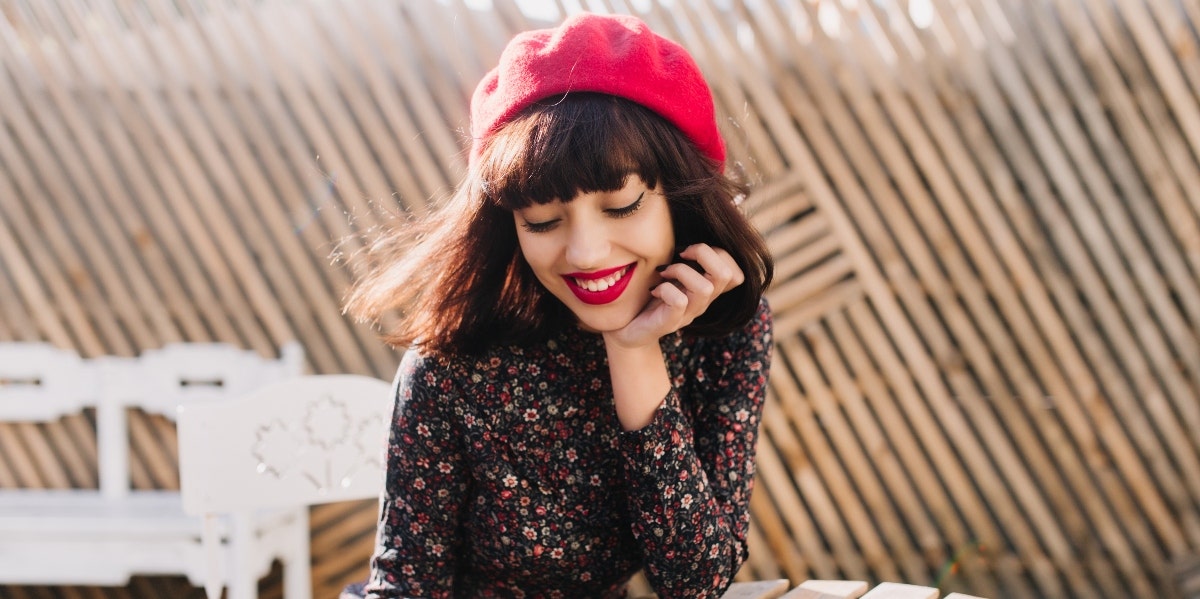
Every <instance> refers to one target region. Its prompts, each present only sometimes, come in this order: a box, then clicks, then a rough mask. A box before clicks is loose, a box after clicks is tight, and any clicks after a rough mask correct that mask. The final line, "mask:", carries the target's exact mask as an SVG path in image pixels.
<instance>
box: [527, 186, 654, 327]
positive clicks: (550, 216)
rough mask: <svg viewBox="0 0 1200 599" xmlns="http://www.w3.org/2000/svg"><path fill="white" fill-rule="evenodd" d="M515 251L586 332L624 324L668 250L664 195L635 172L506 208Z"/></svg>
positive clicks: (643, 303) (643, 298)
mask: <svg viewBox="0 0 1200 599" xmlns="http://www.w3.org/2000/svg"><path fill="white" fill-rule="evenodd" d="M513 218H514V220H515V221H516V226H517V240H518V241H519V243H520V246H521V253H522V254H523V255H524V257H525V260H526V262H528V263H529V266H530V267H531V268H532V269H533V273H534V274H535V275H536V276H537V278H538V281H541V283H542V285H543V286H545V288H546V289H547V290H548V291H549V292H550V293H551V294H553V295H554V297H556V298H558V299H559V301H561V302H562V303H563V304H565V305H566V306H567V307H568V308H570V310H571V312H572V313H574V314H575V316H576V318H578V319H579V323H580V324H581V325H582V326H583V327H584V328H585V329H588V330H592V331H598V332H605V331H615V330H617V329H620V328H622V327H624V326H625V325H627V324H629V322H630V321H632V320H633V318H634V317H635V316H637V314H638V313H639V312H641V310H642V308H643V307H645V306H646V303H647V302H648V301H649V300H650V289H651V288H652V287H653V286H654V285H657V284H658V283H660V282H662V278H661V277H660V276H659V275H658V272H657V271H655V268H656V267H658V266H661V265H663V264H668V263H669V262H670V261H671V258H672V257H673V255H674V248H675V234H674V229H673V227H672V226H671V213H670V211H669V210H668V206H667V198H666V197H665V196H664V195H663V194H662V193H661V192H660V191H659V190H658V189H650V188H648V187H647V186H646V183H645V182H644V181H642V180H641V178H640V177H637V176H636V175H631V176H629V178H627V179H626V181H625V186H624V187H623V188H621V189H619V190H617V191H612V192H594V193H582V194H579V195H577V196H576V197H575V198H574V199H573V200H571V201H570V202H566V203H564V202H562V201H560V200H554V201H553V202H550V203H548V204H543V205H538V204H534V205H532V206H529V207H528V208H524V209H522V210H518V211H516V212H514V213H513Z"/></svg>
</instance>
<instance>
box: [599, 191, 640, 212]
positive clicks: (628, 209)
mask: <svg viewBox="0 0 1200 599" xmlns="http://www.w3.org/2000/svg"><path fill="white" fill-rule="evenodd" d="M645 196H646V192H644V191H643V192H642V193H640V194H638V197H637V199H636V200H634V201H633V203H632V204H630V205H628V206H622V207H620V208H609V209H608V210H605V212H607V213H609V214H611V215H612V216H614V217H616V218H625V217H626V216H629V215H631V214H633V213H634V212H637V211H638V209H640V208H641V207H642V198H644V197H645Z"/></svg>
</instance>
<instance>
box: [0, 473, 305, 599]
mask: <svg viewBox="0 0 1200 599" xmlns="http://www.w3.org/2000/svg"><path fill="white" fill-rule="evenodd" d="M306 517H307V516H306V514H305V513H304V512H303V511H297V510H291V511H276V512H260V513H257V514H255V516H254V530H255V536H256V537H257V538H259V540H260V542H263V543H265V544H268V545H283V544H284V543H286V542H288V541H287V539H286V538H276V536H283V535H277V534H276V533H277V531H280V530H286V529H288V528H290V527H291V525H294V524H295V520H296V519H297V518H306ZM202 526H203V522H202V520H201V519H200V518H198V517H195V516H189V515H186V514H184V513H183V509H182V503H181V501H180V498H179V493H178V492H177V491H135V492H130V493H129V494H128V495H127V496H124V497H121V498H119V499H116V500H114V499H109V498H106V497H104V496H102V495H101V494H100V493H99V492H90V491H81V490H24V489H6V490H5V492H4V493H0V580H4V581H5V582H7V583H10V584H45V582H46V581H47V580H54V581H55V582H56V583H61V584H72V585H102V586H122V585H125V584H128V582H129V579H130V577H131V576H133V575H138V574H142V575H179V574H182V575H185V576H187V578H188V580H189V581H190V582H191V583H192V584H194V585H196V586H200V585H202V584H203V582H204V580H205V576H206V571H205V569H204V567H203V565H204V554H203V551H202V548H201V544H200V533H201V529H202ZM218 530H219V533H220V535H221V536H222V537H223V538H224V537H225V536H227V533H228V530H229V523H228V522H227V521H225V520H222V521H221V522H220V524H219V526H218ZM281 548H282V547H281ZM271 553H272V552H264V553H258V554H255V557H256V558H257V562H256V563H250V564H244V566H246V567H247V568H249V569H251V570H252V571H255V572H257V573H258V575H259V576H260V577H261V576H263V575H266V573H267V572H268V571H269V570H270V567H271V562H272V559H271V557H270V554H271Z"/></svg>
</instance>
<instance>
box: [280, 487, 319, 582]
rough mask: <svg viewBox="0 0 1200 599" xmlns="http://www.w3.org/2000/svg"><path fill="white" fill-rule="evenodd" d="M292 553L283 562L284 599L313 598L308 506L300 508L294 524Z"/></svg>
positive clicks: (292, 528)
mask: <svg viewBox="0 0 1200 599" xmlns="http://www.w3.org/2000/svg"><path fill="white" fill-rule="evenodd" d="M291 530H292V531H293V533H292V535H291V536H292V539H291V546H292V554H291V557H290V558H289V559H288V561H287V562H286V563H284V564H283V597H284V599H312V556H311V555H310V554H309V551H310V550H309V543H310V539H309V531H308V508H300V509H299V510H297V513H296V520H295V524H293V525H292V527H291Z"/></svg>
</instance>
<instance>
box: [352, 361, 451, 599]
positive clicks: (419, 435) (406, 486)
mask: <svg viewBox="0 0 1200 599" xmlns="http://www.w3.org/2000/svg"><path fill="white" fill-rule="evenodd" d="M396 389H397V392H396V404H395V409H394V411H393V414H392V422H391V433H390V439H389V442H388V454H387V476H386V481H385V487H384V492H383V496H382V498H381V500H380V512H379V525H378V529H377V533H376V542H375V553H374V555H373V556H372V558H371V575H370V579H369V581H368V584H367V586H366V589H365V590H366V593H367V595H366V597H367V599H383V598H395V597H409V596H414V597H425V598H429V599H434V598H448V597H452V596H453V589H454V572H455V568H456V565H457V564H456V556H457V554H458V552H459V550H460V546H461V542H460V531H461V526H460V514H461V513H462V511H463V505H462V502H463V501H464V498H466V497H467V495H468V494H467V490H468V488H469V485H470V477H469V474H468V472H467V470H468V468H467V465H466V464H465V463H464V457H463V456H464V450H463V447H462V443H463V441H462V439H464V436H463V435H462V434H461V431H460V430H459V425H458V422H460V421H461V418H460V416H461V414H459V413H457V412H458V411H459V410H461V409H462V408H461V402H459V401H457V399H458V394H457V390H456V388H455V386H454V384H453V379H452V377H449V376H446V375H445V374H444V373H442V372H439V371H438V369H437V363H436V361H435V360H432V359H427V358H421V357H418V356H416V355H415V353H414V352H409V353H408V354H407V355H406V356H405V359H404V360H403V362H402V363H401V365H400V371H399V372H398V374H397V386H396Z"/></svg>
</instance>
